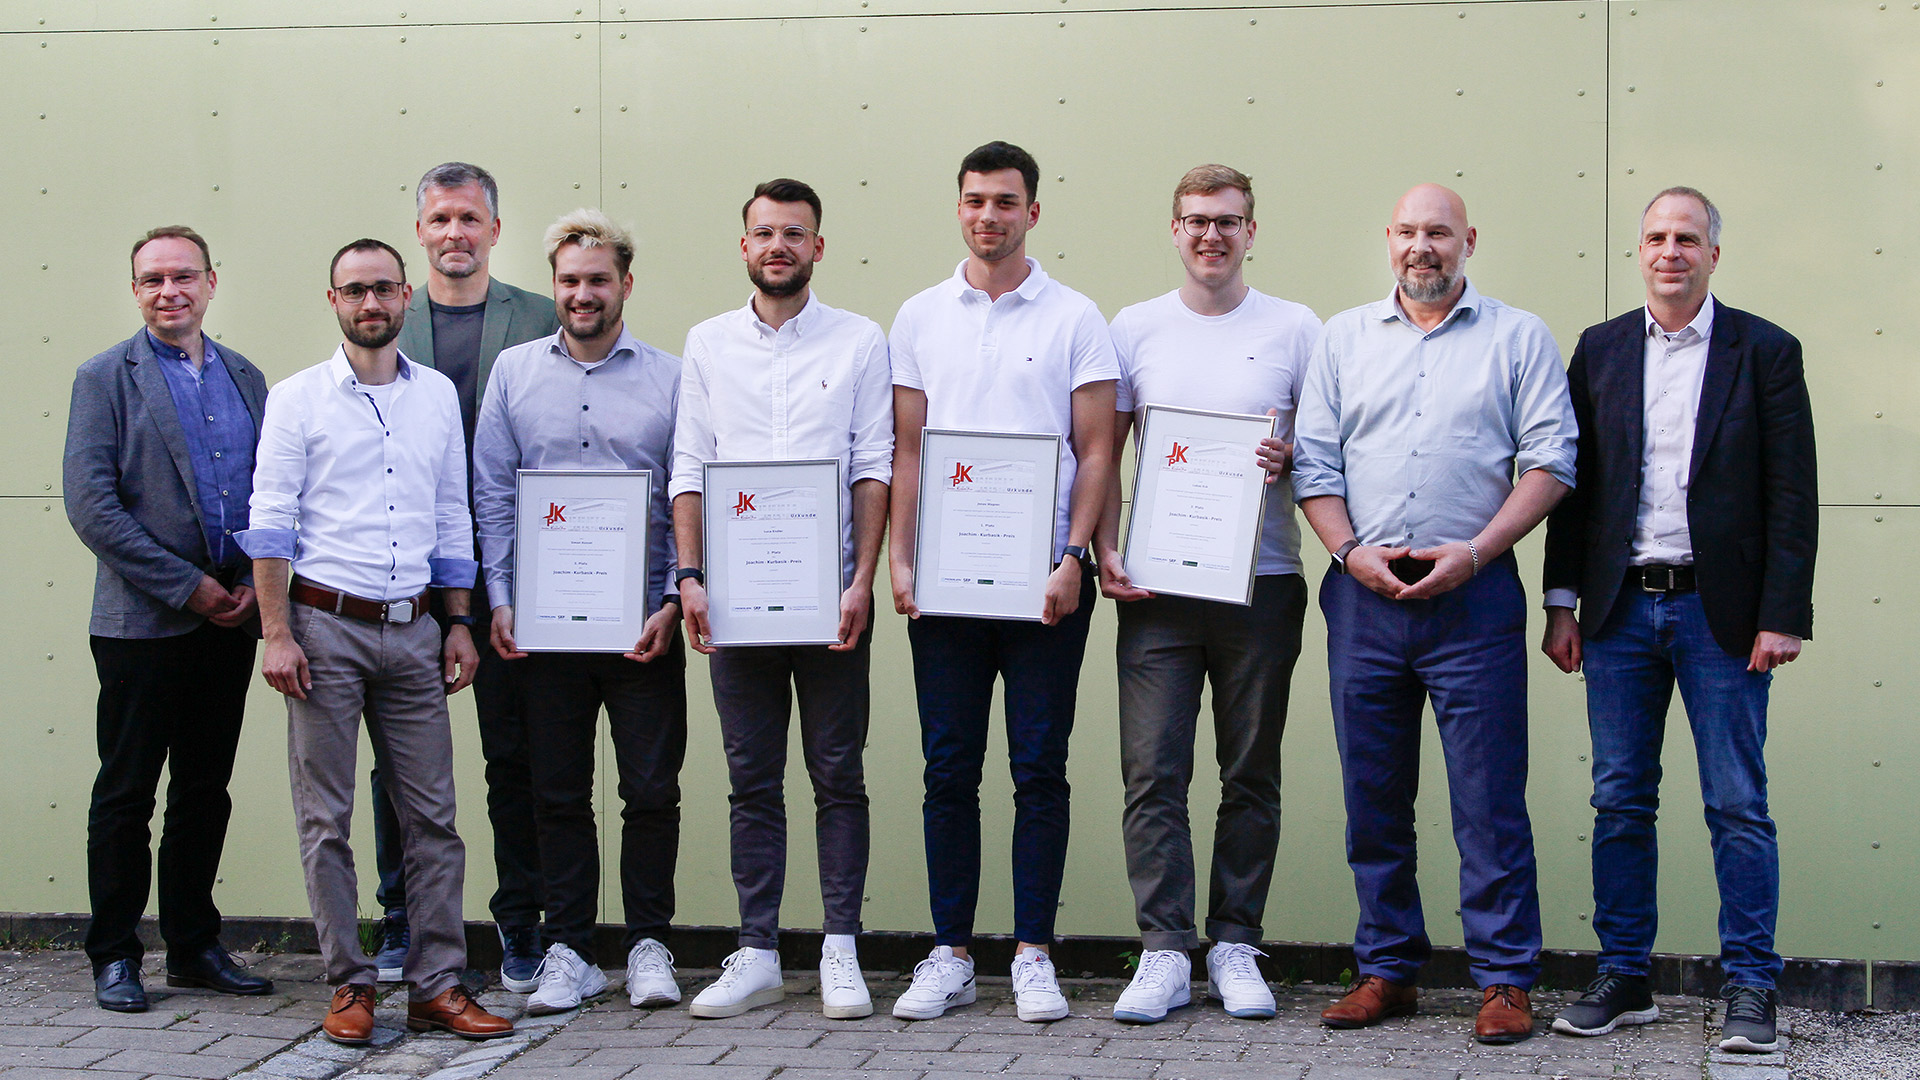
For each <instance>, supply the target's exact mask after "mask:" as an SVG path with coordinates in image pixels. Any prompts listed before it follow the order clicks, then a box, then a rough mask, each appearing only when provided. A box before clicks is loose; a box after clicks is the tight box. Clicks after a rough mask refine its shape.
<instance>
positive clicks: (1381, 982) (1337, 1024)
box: [1320, 975, 1420, 1028]
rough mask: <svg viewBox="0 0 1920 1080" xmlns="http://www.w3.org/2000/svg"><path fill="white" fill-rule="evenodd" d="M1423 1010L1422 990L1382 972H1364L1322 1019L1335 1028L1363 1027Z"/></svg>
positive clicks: (1326, 1011) (1325, 1012) (1328, 1007)
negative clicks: (1390, 978)
mask: <svg viewBox="0 0 1920 1080" xmlns="http://www.w3.org/2000/svg"><path fill="white" fill-rule="evenodd" d="M1419 1011H1420V991H1419V990H1418V989H1416V988H1415V987H1414V986H1413V984H1411V983H1408V984H1407V985H1405V986H1402V985H1401V984H1399V983H1396V982H1388V981H1387V980H1385V979H1383V978H1381V977H1380V976H1378V975H1362V976H1360V981H1359V982H1357V983H1354V984H1353V989H1351V990H1349V991H1347V996H1346V997H1343V998H1341V999H1340V1000H1339V1001H1336V1002H1334V1003H1333V1004H1331V1005H1329V1006H1327V1007H1326V1009H1325V1010H1324V1011H1322V1012H1321V1013H1320V1022H1321V1023H1323V1024H1325V1025H1327V1026H1328V1027H1331V1028H1363V1027H1371V1026H1373V1025H1374V1024H1377V1023H1379V1022H1380V1021H1382V1020H1385V1019H1386V1018H1387V1017H1389V1016H1412V1015H1413V1014H1414V1013H1416V1012H1419Z"/></svg>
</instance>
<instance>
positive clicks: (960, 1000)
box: [893, 986, 979, 1020]
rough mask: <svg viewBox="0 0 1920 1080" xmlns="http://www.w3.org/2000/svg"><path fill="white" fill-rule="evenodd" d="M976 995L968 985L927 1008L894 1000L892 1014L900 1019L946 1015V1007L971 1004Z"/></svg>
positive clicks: (932, 1017)
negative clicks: (916, 1007) (919, 1007)
mask: <svg viewBox="0 0 1920 1080" xmlns="http://www.w3.org/2000/svg"><path fill="white" fill-rule="evenodd" d="M978 997H979V994H978V993H977V992H976V991H975V989H974V988H973V987H971V986H969V987H967V988H966V989H965V990H962V991H960V992H959V993H958V994H955V995H954V996H953V997H951V998H948V999H947V1000H946V1001H944V1002H941V1003H940V1004H938V1005H935V1006H932V1007H931V1008H927V1009H915V1008H914V1007H913V1006H911V1005H907V1004H905V1003H904V1002H901V1001H895V1002H894V1003H893V1015H895V1016H897V1017H899V1018H900V1019H902V1020H933V1019H936V1018H938V1017H941V1016H944V1015H946V1012H947V1010H948V1009H952V1008H956V1007H958V1006H961V1005H971V1004H973V1003H974V1001H975V1000H976V999H977V998H978Z"/></svg>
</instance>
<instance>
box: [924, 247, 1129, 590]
mask: <svg viewBox="0 0 1920 1080" xmlns="http://www.w3.org/2000/svg"><path fill="white" fill-rule="evenodd" d="M966 272H967V264H966V263H965V262H962V263H961V264H960V266H959V268H958V269H956V270H955V271H954V272H953V276H952V277H950V278H948V279H947V280H945V281H943V282H941V283H940V284H938V285H935V286H934V287H933V288H931V289H927V290H925V291H923V292H921V293H919V294H917V295H915V296H912V297H909V298H908V299H907V302H906V303H905V304H902V305H901V306H900V314H899V315H897V316H895V317H894V320H893V332H892V333H891V334H890V335H888V339H887V340H888V346H889V352H890V355H891V358H892V361H893V384H894V385H895V386H905V387H909V388H911V389H915V390H919V391H921V392H923V393H925V394H926V395H927V426H928V427H931V428H951V429H956V430H960V431H999V432H1010V433H1032V434H1043V435H1061V436H1065V437H1064V438H1062V439H1061V440H1060V488H1059V492H1058V493H1057V496H1056V499H1055V506H1054V539H1053V553H1054V557H1055V558H1056V559H1058V558H1060V551H1061V549H1062V548H1064V547H1065V546H1066V544H1067V526H1068V506H1069V505H1070V504H1071V502H1072V499H1073V477H1074V472H1075V468H1076V464H1077V462H1078V458H1076V457H1075V455H1074V452H1073V392H1074V391H1075V390H1078V389H1079V388H1080V387H1082V386H1086V385H1087V384H1089V383H1096V382H1101V381H1105V380H1112V379H1118V378H1119V377H1120V365H1119V363H1118V361H1116V360H1115V359H1114V355H1113V339H1112V338H1111V337H1110V336H1109V335H1108V334H1107V321H1106V320H1105V319H1104V318H1102V317H1101V315H1100V309H1099V308H1097V307H1095V306H1094V303H1093V301H1091V300H1089V299H1087V298H1086V297H1084V296H1082V295H1080V294H1079V293H1077V292H1074V291H1073V290H1072V289H1069V288H1067V287H1066V286H1065V285H1062V284H1060V283H1059V282H1057V281H1055V280H1053V279H1052V278H1050V277H1048V276H1047V274H1046V271H1044V270H1042V269H1040V264H1039V263H1038V262H1036V261H1035V260H1034V259H1033V258H1032V257H1028V259H1027V279H1026V280H1025V281H1023V282H1021V283H1020V287H1019V288H1017V289H1014V290H1013V291H1011V292H1008V293H1005V294H1002V295H1001V297H1000V299H998V300H994V299H991V298H989V297H988V296H987V294H986V293H985V292H984V291H982V290H980V289H976V288H974V287H973V286H972V285H969V284H967V273H966Z"/></svg>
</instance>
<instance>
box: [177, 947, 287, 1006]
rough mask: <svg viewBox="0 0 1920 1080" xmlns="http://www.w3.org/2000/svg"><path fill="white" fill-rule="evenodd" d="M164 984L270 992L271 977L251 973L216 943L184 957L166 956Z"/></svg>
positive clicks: (255, 992) (246, 992)
mask: <svg viewBox="0 0 1920 1080" xmlns="http://www.w3.org/2000/svg"><path fill="white" fill-rule="evenodd" d="M167 985H168V986H199V987H204V988H205V989H208V990H218V991H219V992H220V993H222V994H271V993H273V980H272V979H263V978H261V977H260V976H258V975H254V974H251V973H250V972H248V971H247V969H246V968H243V967H241V966H240V965H238V964H236V963H234V962H233V957H232V956H230V955H228V954H227V950H225V949H223V948H221V947H220V946H218V945H211V946H208V947H207V948H205V949H202V950H200V951H199V952H197V953H194V954H193V955H191V956H187V957H182V958H175V957H172V956H169V957H167Z"/></svg>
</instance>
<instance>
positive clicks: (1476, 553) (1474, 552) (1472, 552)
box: [1467, 540, 1480, 577]
mask: <svg viewBox="0 0 1920 1080" xmlns="http://www.w3.org/2000/svg"><path fill="white" fill-rule="evenodd" d="M1467 554H1468V555H1469V556H1471V557H1472V558H1473V573H1471V574H1468V575H1467V576H1468V577H1478V576H1479V574H1480V549H1479V548H1477V547H1474V546H1473V541H1471V540H1469V541H1467Z"/></svg>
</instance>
